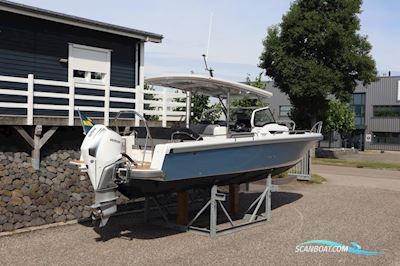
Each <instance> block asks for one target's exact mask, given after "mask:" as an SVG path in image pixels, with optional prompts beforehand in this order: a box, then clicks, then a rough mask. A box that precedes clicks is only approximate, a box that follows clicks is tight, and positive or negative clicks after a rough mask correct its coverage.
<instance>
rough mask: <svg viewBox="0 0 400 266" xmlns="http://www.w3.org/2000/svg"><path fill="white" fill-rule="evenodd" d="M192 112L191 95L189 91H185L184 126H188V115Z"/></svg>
mask: <svg viewBox="0 0 400 266" xmlns="http://www.w3.org/2000/svg"><path fill="white" fill-rule="evenodd" d="M191 114H192V96H191V93H190V92H189V91H187V92H186V128H189V127H190V116H191Z"/></svg>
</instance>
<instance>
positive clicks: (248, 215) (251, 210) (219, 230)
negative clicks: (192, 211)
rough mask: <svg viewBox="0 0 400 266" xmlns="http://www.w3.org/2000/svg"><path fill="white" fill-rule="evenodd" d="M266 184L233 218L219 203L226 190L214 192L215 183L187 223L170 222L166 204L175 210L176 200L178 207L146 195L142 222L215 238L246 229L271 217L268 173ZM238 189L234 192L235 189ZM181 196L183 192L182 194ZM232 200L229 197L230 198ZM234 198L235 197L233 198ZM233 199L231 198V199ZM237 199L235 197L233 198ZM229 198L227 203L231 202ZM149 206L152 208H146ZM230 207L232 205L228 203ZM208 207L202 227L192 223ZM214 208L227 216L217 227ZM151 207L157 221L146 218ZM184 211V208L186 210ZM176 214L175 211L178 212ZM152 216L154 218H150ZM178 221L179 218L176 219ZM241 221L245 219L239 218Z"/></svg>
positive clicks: (221, 203)
mask: <svg viewBox="0 0 400 266" xmlns="http://www.w3.org/2000/svg"><path fill="white" fill-rule="evenodd" d="M265 184H266V187H265V189H264V190H263V191H262V193H261V194H260V195H259V196H258V197H257V198H256V199H255V200H254V201H253V202H252V203H251V204H250V206H249V207H248V208H247V210H246V211H245V212H244V213H241V215H243V218H241V219H239V220H237V221H234V220H233V219H232V217H231V215H230V214H229V212H228V211H227V210H226V208H225V206H224V204H223V202H224V201H226V193H221V192H219V191H218V186H217V185H214V186H212V188H211V193H210V198H209V200H208V201H207V202H206V200H204V201H203V203H202V204H203V205H200V206H202V207H201V209H200V210H199V211H198V212H197V213H196V215H195V216H194V218H193V219H192V220H191V221H190V222H189V223H187V224H178V223H174V222H172V221H171V220H170V219H169V218H168V217H169V216H170V214H171V213H170V212H169V211H168V208H169V207H178V212H179V203H178V206H176V205H171V204H163V202H162V200H161V201H160V199H157V197H156V196H149V197H146V198H145V201H144V210H143V212H144V221H145V222H146V223H149V222H150V223H152V224H156V225H161V226H166V227H168V228H171V229H174V230H179V231H193V232H196V233H200V234H205V235H209V236H211V237H215V236H218V235H222V234H228V233H233V232H235V231H238V230H242V229H245V228H249V227H252V226H256V225H260V224H262V222H266V221H270V220H271V214H272V211H271V192H273V191H276V190H277V186H275V185H273V184H272V178H271V175H270V174H269V175H268V177H267V178H266V183H265ZM237 192H238V191H237ZM183 196H184V195H183ZM230 196H231V197H232V196H235V197H238V196H239V195H234V194H232V193H231V195H230ZM231 200H232V199H231ZM235 200H236V199H235ZM235 200H233V201H235ZM237 200H238V199H237ZM233 201H231V204H232V202H233ZM190 202H191V203H199V199H197V200H196V199H195V200H190ZM204 202H205V203H204ZM263 203H265V209H264V212H263V213H261V214H259V212H260V209H261V206H262V204H263ZM150 206H152V207H150ZM231 207H232V205H231ZM207 209H209V210H210V212H209V215H210V217H209V221H208V224H207V225H206V226H205V227H199V226H195V225H194V223H195V222H196V221H199V220H200V217H202V215H205V214H206V210H207ZM218 209H221V210H222V212H223V214H224V217H226V218H227V219H228V222H227V223H225V224H223V225H221V226H218ZM152 210H154V211H156V212H158V213H159V214H160V215H161V218H162V219H161V220H158V221H154V220H153V219H152V220H153V221H150V219H151V218H152V217H151V216H152V215H151V212H152ZM186 211H187V209H186ZM178 216H179V214H178ZM154 218H155V217H154ZM177 220H178V221H179V219H177ZM243 220H245V221H243Z"/></svg>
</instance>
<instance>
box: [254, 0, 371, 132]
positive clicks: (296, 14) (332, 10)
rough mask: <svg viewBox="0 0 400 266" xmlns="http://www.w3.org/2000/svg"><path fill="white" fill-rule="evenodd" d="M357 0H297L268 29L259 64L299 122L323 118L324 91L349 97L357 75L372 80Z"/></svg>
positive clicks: (307, 123)
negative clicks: (275, 23) (276, 24)
mask: <svg viewBox="0 0 400 266" xmlns="http://www.w3.org/2000/svg"><path fill="white" fill-rule="evenodd" d="M361 4H362V1H361V0H297V1H294V2H293V3H292V5H291V7H290V10H289V11H288V13H287V14H286V15H284V16H283V18H282V22H281V23H280V24H279V25H278V26H273V27H271V28H269V29H268V35H267V37H266V39H265V40H264V41H263V44H264V51H263V53H262V54H261V56H260V65H259V66H260V67H261V68H263V69H265V70H266V74H267V75H268V76H270V77H272V79H273V80H274V82H275V85H276V86H277V87H279V89H280V90H281V91H282V92H284V93H286V94H287V95H288V96H289V99H290V101H291V103H292V105H293V107H294V108H293V110H292V112H291V118H292V119H293V120H295V121H296V123H297V124H298V125H299V126H300V127H303V128H304V127H309V126H310V124H311V125H312V124H314V123H315V122H316V121H317V119H323V118H324V116H325V111H326V108H327V104H328V103H327V101H326V97H327V96H328V95H334V96H335V98H336V99H338V100H340V101H342V102H348V101H349V100H350V97H351V94H352V93H353V91H354V89H355V87H356V84H357V81H361V82H363V84H364V85H366V84H368V83H370V82H371V81H374V80H376V75H377V72H376V67H375V61H374V60H373V58H372V56H371V55H370V52H371V44H370V43H369V42H368V41H367V37H366V36H362V35H360V34H359V33H358V32H359V30H360V20H359V18H358V14H360V13H361Z"/></svg>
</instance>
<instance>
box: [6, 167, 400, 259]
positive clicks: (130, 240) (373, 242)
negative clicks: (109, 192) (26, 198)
mask: <svg viewBox="0 0 400 266" xmlns="http://www.w3.org/2000/svg"><path fill="white" fill-rule="evenodd" d="M314 170H315V171H316V172H318V173H320V174H322V175H323V176H324V177H325V178H326V179H327V182H326V183H325V184H322V185H310V184H305V183H296V182H295V183H292V184H291V185H288V186H285V187H284V189H282V191H284V192H279V193H274V195H273V207H274V210H273V217H272V219H273V220H272V222H270V223H266V224H263V225H260V226H257V227H254V228H251V229H247V230H244V231H240V232H237V233H235V234H231V235H226V236H221V237H218V238H214V239H210V238H208V237H204V236H200V235H197V234H194V233H177V232H174V231H171V230H166V229H163V228H161V227H157V226H148V225H147V226H146V225H141V224H138V223H136V222H135V221H133V220H134V219H133V217H127V216H125V217H119V218H117V219H114V221H113V223H114V224H119V227H118V226H117V227H118V228H119V229H121V230H122V232H121V234H122V236H120V237H115V238H112V239H111V240H109V241H107V242H100V241H98V235H97V234H96V233H95V232H94V231H93V229H92V228H90V227H87V226H85V225H79V224H78V225H70V226H64V227H58V228H52V229H47V230H42V231H36V232H32V233H26V234H20V235H14V236H11V237H2V238H0V264H1V265H51V264H53V265H55V264H56V265H100V264H101V265H111V264H118V265H172V264H173V265H204V264H209V265H216V264H218V265H267V264H271V265H400V208H399V206H400V171H384V170H368V169H357V168H348V167H344V168H341V167H335V166H321V165H316V166H315V167H314ZM254 187H256V186H254ZM130 220H132V221H130ZM312 239H326V240H331V241H336V242H341V243H345V244H349V243H350V241H355V242H357V243H358V244H360V245H361V246H362V248H363V249H365V250H370V251H381V252H384V254H383V255H376V256H362V255H355V254H349V253H301V254H300V253H296V252H295V247H296V245H298V244H300V243H302V242H304V241H308V240H312Z"/></svg>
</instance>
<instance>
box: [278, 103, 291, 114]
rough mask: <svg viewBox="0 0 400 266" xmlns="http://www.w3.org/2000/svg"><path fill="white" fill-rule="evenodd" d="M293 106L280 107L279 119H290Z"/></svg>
mask: <svg viewBox="0 0 400 266" xmlns="http://www.w3.org/2000/svg"><path fill="white" fill-rule="evenodd" d="M291 109H292V106H291V105H281V106H279V117H289V114H290V110H291Z"/></svg>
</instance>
